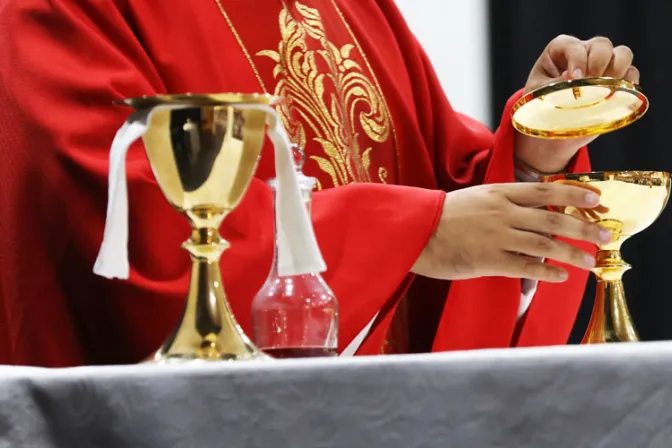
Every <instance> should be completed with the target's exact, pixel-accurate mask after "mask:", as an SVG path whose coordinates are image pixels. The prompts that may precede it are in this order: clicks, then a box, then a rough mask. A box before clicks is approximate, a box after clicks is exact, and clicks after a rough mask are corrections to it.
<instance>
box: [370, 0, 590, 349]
mask: <svg viewBox="0 0 672 448" xmlns="http://www.w3.org/2000/svg"><path fill="white" fill-rule="evenodd" d="M379 5H380V8H381V10H382V12H383V13H384V15H385V16H386V18H387V20H388V22H389V23H390V26H391V27H392V28H393V31H394V35H395V37H396V40H397V42H398V44H399V46H400V50H401V52H402V53H403V54H404V57H405V59H406V67H407V70H408V72H409V76H410V78H411V79H412V80H413V93H414V104H415V105H416V110H417V115H418V123H419V126H420V128H421V130H422V134H423V137H424V140H425V142H426V146H427V148H428V150H429V152H430V154H432V156H433V161H434V169H435V174H436V179H437V182H438V186H439V188H442V189H444V190H446V191H452V190H455V189H459V188H463V187H466V186H472V185H479V184H483V183H486V184H491V183H508V182H515V179H514V169H513V153H514V135H515V132H516V131H515V130H514V128H513V126H512V124H511V115H512V106H513V104H514V103H515V101H516V100H517V99H518V98H520V96H521V95H522V91H519V92H517V93H516V94H514V95H513V96H512V97H511V98H510V100H509V101H508V103H507V104H506V107H505V109H504V112H503V115H502V120H501V123H500V125H499V127H498V129H497V130H496V132H495V133H494V134H493V133H492V132H491V131H490V130H489V129H487V127H486V126H485V125H483V124H482V123H480V122H478V121H476V120H474V119H472V118H470V117H467V116H465V115H464V114H461V113H459V112H457V111H455V110H454V109H453V108H452V106H451V105H450V103H449V101H448V99H447V98H446V95H445V93H444V91H443V89H442V87H441V84H440V82H439V79H438V77H437V76H436V73H435V71H434V68H433V67H432V64H431V62H430V60H429V58H428V57H427V55H426V54H425V52H424V51H423V49H422V48H421V46H420V45H419V43H418V42H417V40H416V38H415V37H414V35H413V34H412V33H411V31H410V30H409V28H408V26H407V24H406V22H405V20H404V18H403V17H402V15H401V13H400V12H399V10H398V9H397V7H396V6H395V5H394V2H392V1H382V2H379ZM568 170H569V172H585V171H590V163H589V158H588V153H587V150H586V148H583V149H581V150H580V152H579V154H578V155H577V157H576V158H575V159H574V161H573V162H572V163H571V165H570V166H569V167H568ZM567 242H570V243H571V244H574V245H576V246H578V247H581V248H583V249H584V250H588V251H592V252H594V251H595V248H594V246H593V245H590V244H585V243H581V242H574V241H567ZM563 267H565V268H566V269H568V272H569V279H568V280H567V281H566V282H565V283H562V284H547V283H542V284H540V285H539V287H538V289H537V293H536V294H535V297H534V300H533V301H532V304H531V306H530V308H529V310H528V312H527V313H526V315H525V316H524V318H523V319H522V321H521V322H520V323H519V325H518V326H519V328H518V330H519V332H518V333H516V334H514V332H515V330H516V325H517V313H518V306H519V303H520V294H521V282H520V281H519V280H516V279H508V278H500V277H491V278H478V279H473V280H465V281H454V282H439V281H436V280H430V279H425V278H417V279H416V281H415V283H414V285H413V286H411V288H410V290H409V301H408V302H409V309H410V314H411V316H410V320H411V323H410V325H411V332H416V333H423V332H425V333H426V332H427V331H426V330H425V329H424V328H423V327H427V328H430V329H431V331H430V333H431V336H433V337H434V341H433V351H445V350H460V349H480V348H491V347H509V346H512V345H513V346H516V345H555V344H564V343H566V342H567V339H568V337H569V334H570V332H571V329H572V327H573V324H574V321H575V318H576V314H577V312H578V308H579V306H580V303H581V299H582V297H583V292H584V289H585V285H586V281H587V278H588V272H587V271H584V270H580V269H578V268H573V267H570V266H563ZM446 293H447V299H446ZM439 315H440V318H439V317H438V316H439ZM387 318H388V319H391V318H390V317H389V316H388V317H387ZM437 326H438V329H437V331H436V333H435V334H434V331H433V329H434V328H437ZM383 337H384V334H382V332H381V333H379V334H377V335H375V334H373V335H372V339H376V338H377V339H379V340H382V338H383ZM373 345H376V344H373Z"/></svg>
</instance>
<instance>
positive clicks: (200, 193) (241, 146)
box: [124, 94, 277, 362]
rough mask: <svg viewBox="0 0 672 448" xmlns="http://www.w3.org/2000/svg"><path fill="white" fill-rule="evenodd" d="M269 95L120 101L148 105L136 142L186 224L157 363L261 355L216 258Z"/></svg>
mask: <svg viewBox="0 0 672 448" xmlns="http://www.w3.org/2000/svg"><path fill="white" fill-rule="evenodd" d="M276 101H277V99H276V98H275V97H272V96H268V95H256V94H251V95H244V94H217V95H162V96H154V97H142V98H134V99H129V100H126V101H124V103H125V104H126V105H129V106H131V107H133V108H135V109H136V110H137V111H144V112H147V111H150V112H151V113H150V115H149V119H148V122H147V130H146V132H145V134H144V135H143V143H144V146H145V150H146V153H147V157H148V159H149V162H150V165H151V169H152V172H153V174H154V177H155V178H156V181H157V183H158V185H159V187H160V189H161V191H162V192H163V195H164V196H165V198H166V199H167V200H168V202H169V203H170V204H171V205H172V206H173V207H174V208H175V210H177V211H178V212H180V213H181V214H182V215H184V216H185V217H186V219H187V220H188V221H189V223H190V224H191V228H192V231H191V236H190V238H189V239H188V240H187V241H186V242H185V243H184V244H183V246H182V247H183V248H184V249H186V250H187V251H188V252H189V254H190V256H191V260H192V266H191V280H190V285H189V291H188V294H187V299H186V304H185V308H184V312H183V314H182V317H181V319H180V322H179V323H178V324H177V326H176V328H175V330H174V331H173V333H172V334H171V335H170V336H169V337H168V339H167V340H166V342H165V343H164V344H163V346H162V347H161V348H160V349H159V350H158V351H157V352H156V353H155V354H154V355H153V356H152V357H151V358H150V361H156V362H185V361H199V360H201V361H220V360H223V361H235V360H249V359H263V358H266V356H265V355H264V354H263V353H262V352H261V351H260V350H259V349H258V348H257V347H255V346H254V344H253V343H252V342H251V340H250V338H249V337H248V336H247V335H246V334H245V333H244V331H243V330H242V329H241V327H240V325H239V324H238V322H237V321H236V319H235V316H234V315H233V313H232V311H231V309H230V306H229V302H228V300H227V298H226V294H225V289H224V286H223V284H222V279H221V274H220V267H219V259H220V256H221V255H222V253H223V252H224V251H225V250H226V249H227V247H228V246H229V243H228V242H226V241H225V240H224V239H222V237H221V236H220V234H219V227H220V225H221V224H222V222H223V220H224V219H225V218H226V216H227V215H228V214H229V213H230V212H231V211H232V210H233V209H234V208H235V207H236V206H237V205H238V204H239V202H240V201H241V199H242V198H243V196H244V194H245V192H246V191H247V188H248V186H249V184H250V182H251V180H252V177H253V175H254V172H255V170H256V167H257V162H258V160H259V157H260V153H261V149H262V146H263V142H264V138H265V133H266V112H265V111H264V110H262V109H261V108H259V107H255V106H270V105H272V104H274V103H275V102H276Z"/></svg>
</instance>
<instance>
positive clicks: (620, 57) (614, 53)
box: [515, 35, 639, 173]
mask: <svg viewBox="0 0 672 448" xmlns="http://www.w3.org/2000/svg"><path fill="white" fill-rule="evenodd" d="M632 61H633V53H632V50H630V48H628V47H626V46H624V45H621V46H617V47H614V46H613V44H612V43H611V41H610V40H609V39H607V38H605V37H594V38H592V39H590V40H587V41H582V40H579V39H577V38H575V37H572V36H566V35H562V36H558V37H556V38H555V39H553V40H552V41H551V42H550V43H549V44H548V45H547V46H546V48H545V49H544V51H543V53H542V54H541V56H540V57H539V59H537V62H536V63H535V65H534V67H533V68H532V71H531V72H530V76H529V78H528V79H527V84H526V85H525V93H529V92H531V91H533V90H536V89H538V88H540V87H543V86H545V85H547V84H550V83H552V82H556V81H560V80H569V79H578V78H588V77H591V78H592V77H611V78H617V79H625V80H627V81H630V82H632V83H634V84H638V83H639V70H637V68H636V67H635V66H633V65H632ZM595 138H596V137H595V136H592V137H583V138H577V139H568V140H541V139H537V138H534V137H529V136H525V135H523V134H520V133H517V134H516V148H515V151H516V156H517V157H518V158H519V159H521V160H522V161H523V162H525V163H526V164H528V165H529V166H531V167H532V168H534V169H536V170H537V171H540V172H542V173H556V172H559V171H562V170H563V169H564V168H565V167H566V166H567V164H568V163H569V161H570V160H571V159H572V157H574V155H575V154H576V153H577V151H578V150H579V149H581V148H582V147H583V146H585V145H587V144H588V143H590V142H591V141H593V140H594V139H595Z"/></svg>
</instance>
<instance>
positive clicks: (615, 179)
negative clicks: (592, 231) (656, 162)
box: [541, 171, 670, 344]
mask: <svg viewBox="0 0 672 448" xmlns="http://www.w3.org/2000/svg"><path fill="white" fill-rule="evenodd" d="M541 181H542V182H562V183H568V184H574V185H577V186H584V187H585V188H588V189H591V190H593V191H596V192H597V191H598V190H599V192H600V194H601V197H600V206H598V207H596V208H595V209H577V208H574V207H563V208H557V207H553V208H554V209H555V210H556V211H559V212H564V213H567V214H569V215H573V216H576V217H577V218H581V219H585V220H588V221H591V222H594V223H597V224H598V225H600V226H602V227H604V228H606V229H609V230H610V231H611V233H612V242H610V243H608V244H602V245H598V252H597V257H596V266H595V267H594V268H593V269H592V272H593V274H595V277H596V278H597V292H596V295H595V305H594V307H593V314H592V316H591V318H590V323H589V324H588V329H587V331H586V334H585V336H584V338H583V341H582V343H583V344H599V343H604V342H635V341H638V340H639V336H638V335H637V331H636V329H635V326H634V324H633V322H632V318H631V317H630V312H629V311H628V306H627V303H626V298H625V290H624V288H623V280H622V279H623V274H624V273H625V272H626V271H627V270H628V269H630V265H629V264H628V263H626V262H625V261H624V260H623V258H622V257H621V245H622V244H623V242H624V241H626V240H627V239H628V238H630V237H632V236H633V235H636V234H637V233H639V232H641V231H643V230H644V229H646V228H647V227H649V226H650V225H651V224H653V222H654V221H655V220H656V219H657V218H658V216H660V214H661V212H662V211H663V209H664V208H665V206H666V205H667V201H668V198H669V196H670V175H669V174H668V173H665V172H660V171H614V172H593V173H584V174H559V175H553V176H545V177H542V179H541Z"/></svg>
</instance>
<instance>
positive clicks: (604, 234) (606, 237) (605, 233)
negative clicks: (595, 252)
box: [600, 229, 612, 243]
mask: <svg viewBox="0 0 672 448" xmlns="http://www.w3.org/2000/svg"><path fill="white" fill-rule="evenodd" d="M611 238H612V236H611V230H608V229H602V230H600V241H602V242H603V243H611Z"/></svg>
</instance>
